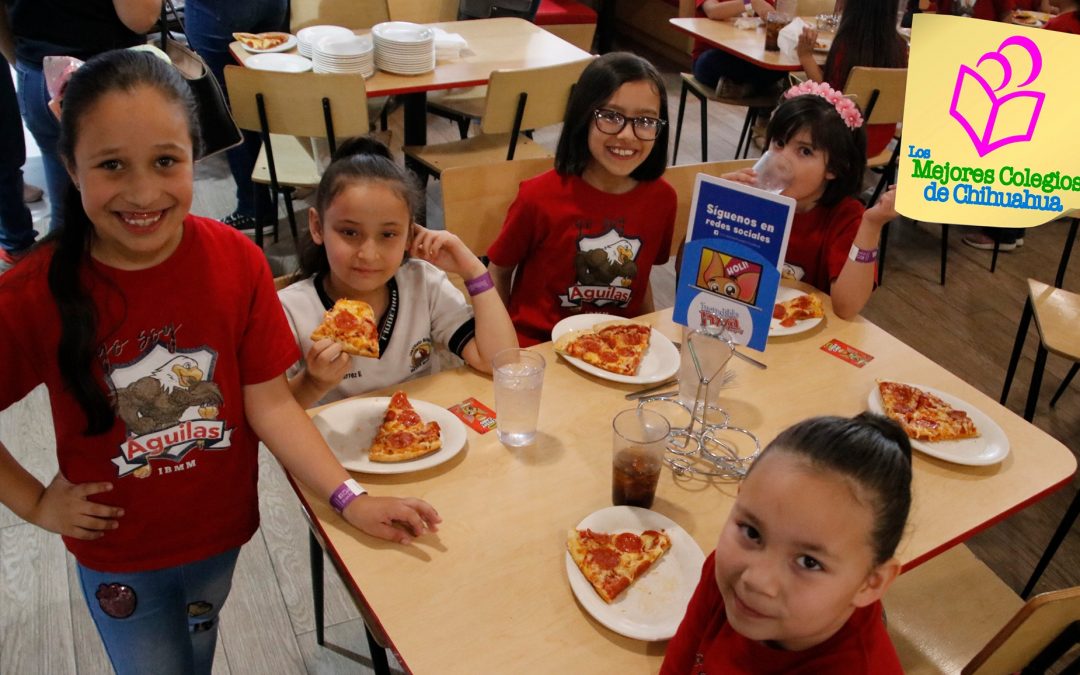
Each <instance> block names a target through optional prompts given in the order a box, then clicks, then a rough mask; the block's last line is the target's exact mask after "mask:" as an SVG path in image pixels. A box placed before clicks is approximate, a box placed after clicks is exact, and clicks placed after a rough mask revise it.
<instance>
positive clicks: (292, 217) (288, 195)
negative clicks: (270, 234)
mask: <svg viewBox="0 0 1080 675" xmlns="http://www.w3.org/2000/svg"><path fill="white" fill-rule="evenodd" d="M292 193H293V188H285V213H287V214H288V216H289V230H290V231H291V232H292V238H293V241H298V240H299V235H298V234H297V233H296V211H295V210H294V209H293V203H292ZM275 241H276V239H275Z"/></svg>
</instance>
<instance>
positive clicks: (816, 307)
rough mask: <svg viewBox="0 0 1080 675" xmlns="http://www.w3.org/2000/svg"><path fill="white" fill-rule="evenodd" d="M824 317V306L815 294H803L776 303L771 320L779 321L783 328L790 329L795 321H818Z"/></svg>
mask: <svg viewBox="0 0 1080 675" xmlns="http://www.w3.org/2000/svg"><path fill="white" fill-rule="evenodd" d="M824 316H825V305H824V303H822V302H821V297H820V296H819V295H818V294H817V293H804V294H803V295H799V296H796V297H794V298H792V299H790V300H785V301H783V302H778V303H776V306H775V307H773V318H774V319H778V320H779V321H780V325H781V326H783V327H784V328H790V327H792V326H794V325H795V322H796V321H804V320H806V319H820V318H822V317H824Z"/></svg>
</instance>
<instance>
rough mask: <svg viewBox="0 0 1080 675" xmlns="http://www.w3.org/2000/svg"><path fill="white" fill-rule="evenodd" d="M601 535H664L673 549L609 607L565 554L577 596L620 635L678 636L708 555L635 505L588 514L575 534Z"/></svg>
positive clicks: (667, 520)
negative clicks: (588, 531)
mask: <svg viewBox="0 0 1080 675" xmlns="http://www.w3.org/2000/svg"><path fill="white" fill-rule="evenodd" d="M585 528H589V529H591V530H594V531H597V532H623V531H627V530H634V531H638V532H640V531H642V530H664V531H666V532H667V535H668V536H669V537H671V548H670V549H668V550H667V552H666V553H664V555H663V556H662V557H661V558H660V560H658V561H657V562H656V564H655V565H653V566H652V567H651V568H649V571H648V572H646V573H645V574H644V575H642V576H641V577H640V578H639V579H638V580H637V581H635V582H634V583H633V585H631V586H630V588H628V589H626V590H625V591H623V593H622V595H620V596H619V597H617V598H615V602H613V603H611V604H610V605H609V604H608V603H606V602H604V600H603V598H601V597H600V596H599V595H597V593H596V589H595V588H593V585H592V584H590V583H589V580H588V579H586V578H585V575H584V574H582V573H581V570H580V569H578V566H577V564H576V563H575V562H574V559H573V558H572V557H570V553H569V551H568V552H567V553H566V576H567V578H568V579H569V580H570V588H571V589H572V590H573V591H574V596H575V597H577V599H578V602H579V603H581V606H582V607H584V608H585V611H586V612H588V613H589V614H591V615H592V617H593V618H594V619H596V620H597V621H599V622H600V623H602V624H604V625H605V626H607V627H608V628H610V629H611V630H613V631H615V632H616V633H618V634H620V635H625V636H626V637H628V638H633V639H635V640H668V639H671V637H672V636H673V635H675V630H676V629H677V628H678V627H679V622H680V621H682V618H683V615H684V614H686V606H687V605H688V604H690V597H691V596H692V595H693V594H694V589H695V588H697V584H698V581H699V580H700V579H701V566H702V565H704V564H705V554H704V553H702V552H701V548H700V547H699V546H698V545H697V542H696V541H694V538H693V537H691V536H690V535H689V534H687V532H686V530H684V529H682V528H681V527H679V526H678V525H676V524H675V522H674V521H673V520H671V519H670V518H667V517H666V516H663V515H661V514H659V513H656V512H655V511H650V510H648V509H639V508H637V507H636V506H609V507H608V508H606V509H600V510H599V511H596V512H594V513H591V514H589V515H588V516H586V517H585V519H584V520H582V521H581V522H580V523H578V524H577V529H579V530H582V529H585Z"/></svg>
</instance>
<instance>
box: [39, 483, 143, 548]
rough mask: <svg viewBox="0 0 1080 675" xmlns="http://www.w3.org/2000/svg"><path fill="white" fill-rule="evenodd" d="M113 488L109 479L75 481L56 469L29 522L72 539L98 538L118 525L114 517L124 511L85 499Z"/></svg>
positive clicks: (118, 516) (122, 513) (119, 515)
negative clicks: (96, 481) (88, 481)
mask: <svg viewBox="0 0 1080 675" xmlns="http://www.w3.org/2000/svg"><path fill="white" fill-rule="evenodd" d="M112 489H113V486H112V483H80V484H78V485H76V484H74V483H72V482H71V481H69V480H68V479H66V478H64V476H63V474H60V473H57V474H56V477H55V478H53V480H52V482H51V483H49V486H48V487H46V488H45V492H43V493H41V499H40V500H39V501H38V503H37V506H35V507H34V510H33V512H32V513H31V517H30V519H29V520H30V522H32V523H33V524H35V525H37V526H38V527H40V528H42V529H45V530H48V531H50V532H56V533H57V534H62V535H64V536H65V537H72V538H74V539H86V540H91V539H100V538H101V537H103V536H105V532H107V531H108V530H115V529H116V528H118V527H120V523H118V522H117V521H116V519H117V518H120V517H121V516H123V515H124V509H122V508H119V507H117V506H108V505H106V504H98V503H96V502H92V501H90V500H89V499H88V497H90V496H91V495H96V494H101V493H102V492H108V491H110V490H112Z"/></svg>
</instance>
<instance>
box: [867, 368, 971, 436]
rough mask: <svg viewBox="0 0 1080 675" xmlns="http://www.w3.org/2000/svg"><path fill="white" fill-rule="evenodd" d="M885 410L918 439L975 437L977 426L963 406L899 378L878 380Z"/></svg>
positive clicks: (906, 431) (910, 434) (909, 433)
mask: <svg viewBox="0 0 1080 675" xmlns="http://www.w3.org/2000/svg"><path fill="white" fill-rule="evenodd" d="M878 392H879V393H880V394H881V404H882V407H883V408H884V409H885V414H886V415H888V416H889V417H891V418H892V419H894V420H896V421H897V422H898V423H899V424H900V426H901V427H903V429H904V433H906V434H907V435H908V437H909V438H913V439H915V440H918V441H928V442H936V441H957V440H961V439H964V438H975V437H976V436H978V435H979V430H978V428H977V427H976V426H975V422H974V421H973V420H972V419H971V417H969V416H968V414H967V413H966V412H964V411H963V410H957V409H956V408H954V407H952V406H951V405H949V404H948V403H946V402H945V401H943V400H941V399H940V398H938V397H937V396H934V395H933V394H931V393H930V392H927V391H923V390H922V389H919V388H918V387H913V386H911V385H910V384H904V383H902V382H888V381H884V380H879V381H878Z"/></svg>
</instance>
